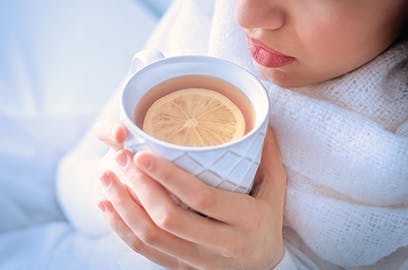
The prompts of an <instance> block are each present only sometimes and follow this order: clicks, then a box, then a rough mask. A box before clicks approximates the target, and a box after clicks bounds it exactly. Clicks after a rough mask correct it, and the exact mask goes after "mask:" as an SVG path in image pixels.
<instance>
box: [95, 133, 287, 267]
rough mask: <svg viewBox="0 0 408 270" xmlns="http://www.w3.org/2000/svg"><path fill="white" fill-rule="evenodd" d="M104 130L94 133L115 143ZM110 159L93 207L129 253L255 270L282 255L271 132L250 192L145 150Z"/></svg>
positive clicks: (279, 186) (278, 174) (280, 200)
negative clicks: (101, 195)
mask: <svg viewBox="0 0 408 270" xmlns="http://www.w3.org/2000/svg"><path fill="white" fill-rule="evenodd" d="M106 130H107V131H108V132H107V133H106V134H101V133H99V134H98V137H100V138H101V139H103V140H104V141H105V142H108V144H110V145H112V146H115V147H117V148H120V145H121V142H120V140H117V137H116V138H113V137H115V132H112V129H109V128H108V129H106ZM110 134H114V135H113V137H110V136H111V135H110ZM116 135H117V133H116ZM112 142H113V144H112ZM115 158H116V161H117V168H118V170H120V173H118V174H114V173H113V172H112V171H109V170H107V171H105V172H104V173H103V175H102V177H101V182H102V183H103V185H104V186H105V192H106V200H105V201H102V202H101V203H100V204H99V206H100V208H101V209H102V210H103V211H104V213H105V214H106V217H107V218H108V219H109V221H110V223H111V225H112V227H113V229H114V230H115V231H116V232H117V233H118V235H119V236H120V237H121V238H122V239H123V240H124V241H125V242H126V243H127V244H128V245H129V246H130V247H131V248H132V249H133V250H135V251H136V252H138V253H140V254H142V255H144V256H145V257H147V258H149V259H150V260H152V261H155V262H156V263H158V264H160V265H162V266H164V267H167V268H170V269H254V270H256V269H262V270H263V269H271V268H273V267H274V266H275V265H276V264H277V263H278V262H279V261H280V259H281V258H282V257H283V255H284V254H283V253H284V248H283V240H282V219H283V204H284V194H285V186H286V176H285V173H284V169H283V166H282V163H281V160H280V154H279V149H278V146H277V143H276V140H275V138H274V135H273V134H272V132H271V131H269V132H268V134H267V136H266V138H265V143H264V151H263V157H262V162H261V165H260V167H259V170H258V173H257V176H256V180H255V186H254V190H253V192H252V196H250V195H246V194H239V193H234V192H228V191H224V190H220V189H217V188H214V187H211V186H208V185H207V184H205V183H204V182H202V181H200V180H199V179H197V178H196V177H194V176H192V175H191V174H189V173H187V172H185V171H184V170H182V169H180V168H178V167H177V166H175V165H174V164H172V163H171V162H169V161H167V160H166V159H163V158H161V157H158V156H156V155H154V154H152V153H149V152H140V153H137V154H136V155H134V156H132V154H130V153H129V152H127V151H123V150H120V151H118V152H117V153H116V156H115ZM118 175H120V179H119V177H118ZM125 183H126V184H125ZM129 191H131V192H129ZM130 194H132V195H130ZM170 194H172V195H170ZM173 196H175V197H177V198H178V199H179V200H181V201H182V202H183V204H185V205H187V206H189V207H190V208H191V209H194V210H195V211H191V210H186V209H185V208H183V207H179V204H177V202H176V201H175V200H174V199H173Z"/></svg>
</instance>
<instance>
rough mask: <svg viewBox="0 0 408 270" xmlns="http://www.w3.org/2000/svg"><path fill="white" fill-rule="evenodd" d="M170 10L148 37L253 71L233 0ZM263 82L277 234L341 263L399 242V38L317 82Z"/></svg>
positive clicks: (404, 108) (405, 120) (402, 135)
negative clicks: (276, 183) (278, 203)
mask: <svg viewBox="0 0 408 270" xmlns="http://www.w3.org/2000/svg"><path fill="white" fill-rule="evenodd" d="M172 9H173V12H169V13H170V14H168V15H167V17H165V18H164V19H163V22H162V24H161V25H160V26H159V28H158V30H157V31H156V33H155V35H154V36H153V38H152V39H151V41H150V43H149V46H153V47H158V48H159V49H161V50H162V51H164V52H165V54H167V55H179V54H190V53H204V54H206V53H208V54H210V55H214V56H218V57H222V58H226V59H229V60H231V61H234V62H236V63H238V64H241V65H243V66H245V67H247V68H248V69H249V70H251V71H253V72H254V73H256V70H254V67H253V65H252V62H251V58H250V55H249V53H248V51H247V49H246V45H245V41H244V37H243V33H242V31H241V30H240V29H239V27H238V25H237V24H236V22H235V20H234V16H233V1H231V0H219V1H215V3H213V2H212V1H192V0H188V1H187V0H183V1H177V2H176V3H175V4H174V5H173V7H172ZM213 10H214V13H213V14H212V11H213ZM171 13H172V14H173V15H171ZM169 22H170V25H171V26H168V24H169ZM367 42H370V41H367ZM265 85H266V86H267V88H268V89H269V93H270V102H271V107H272V110H271V122H270V123H271V126H273V128H274V129H275V132H276V133H277V135H278V139H279V145H280V148H281V152H282V156H283V160H284V164H285V166H286V169H287V174H288V189H287V199H286V209H285V224H286V227H287V229H286V237H287V238H288V239H289V240H290V239H292V240H291V241H292V243H294V245H298V246H299V248H301V249H302V248H303V249H305V250H304V252H307V253H308V254H311V256H314V257H316V258H318V260H320V261H328V262H330V263H331V264H335V265H339V266H343V267H353V266H361V265H372V264H375V263H376V262H377V261H378V260H380V259H381V258H384V257H385V256H388V255H390V254H392V253H393V252H395V251H396V250H397V249H399V248H403V247H406V246H408V43H406V42H405V43H400V44H399V45H395V46H394V47H393V48H391V49H389V50H388V51H387V52H385V53H383V54H382V55H380V56H378V57H377V58H375V59H374V60H372V61H371V62H370V63H368V64H366V65H365V66H363V67H361V68H359V69H358V70H355V71H353V72H351V73H349V74H345V75H343V76H342V77H340V78H337V79H334V80H330V81H328V82H324V83H321V84H319V85H315V86H309V87H304V88H301V89H296V90H289V89H282V88H280V87H277V86H275V85H273V84H272V83H270V82H265ZM295 238H296V239H297V240H296V241H295V240H293V239H295ZM306 249H307V251H306ZM405 251H406V250H405ZM405 254H407V253H405Z"/></svg>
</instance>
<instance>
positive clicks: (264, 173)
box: [252, 129, 286, 204]
mask: <svg viewBox="0 0 408 270" xmlns="http://www.w3.org/2000/svg"><path fill="white" fill-rule="evenodd" d="M285 189H286V173H285V169H284V166H283V163H282V159H281V154H280V150H279V145H278V142H277V138H276V135H275V133H274V132H273V131H272V129H268V130H267V133H266V136H265V140H264V147H263V152H262V159H261V163H260V165H259V168H258V172H257V175H256V177H255V186H254V189H253V192H252V194H253V195H254V197H255V198H257V199H264V200H266V201H269V202H274V204H276V202H282V203H283V201H284V195H285Z"/></svg>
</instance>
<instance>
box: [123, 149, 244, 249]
mask: <svg viewBox="0 0 408 270" xmlns="http://www.w3.org/2000/svg"><path fill="white" fill-rule="evenodd" d="M125 155H126V153H125V152H124V151H123V152H122V153H121V154H119V155H118V159H122V158H126V157H124V156H125ZM124 169H125V173H126V174H127V175H128V179H129V186H130V188H133V189H134V190H135V193H136V195H137V197H138V198H139V200H140V202H141V204H142V205H143V207H144V209H146V212H147V213H148V214H149V216H150V217H151V219H152V220H153V222H154V223H155V224H156V225H157V226H158V227H160V228H162V229H163V230H165V231H167V232H170V233H171V234H174V235H176V236H177V237H179V238H182V239H185V240H187V241H189V242H194V243H196V244H199V245H202V246H205V247H207V248H209V249H212V250H215V251H216V252H220V253H221V254H225V255H227V256H228V254H229V253H230V251H231V249H233V246H232V245H233V244H234V243H235V242H236V241H237V240H236V239H237V238H238V237H239V231H238V230H236V229H235V227H233V226H230V225H228V224H226V223H223V222H219V221H218V220H214V219H209V218H206V217H203V216H202V215H198V214H197V213H195V212H192V211H190V210H186V209H184V208H182V207H179V206H178V205H177V204H176V203H175V202H174V201H173V199H172V198H171V196H170V194H169V192H168V191H167V190H166V189H165V188H164V187H163V186H161V185H160V183H158V182H157V181H155V180H153V179H152V178H151V177H150V176H148V175H147V174H145V173H143V172H141V171H140V170H138V169H137V168H136V167H135V165H134V163H133V162H131V158H129V157H128V162H127V165H126V167H125V168H124ZM174 180H176V179H174ZM248 197H249V196H248ZM181 199H182V200H183V198H181Z"/></svg>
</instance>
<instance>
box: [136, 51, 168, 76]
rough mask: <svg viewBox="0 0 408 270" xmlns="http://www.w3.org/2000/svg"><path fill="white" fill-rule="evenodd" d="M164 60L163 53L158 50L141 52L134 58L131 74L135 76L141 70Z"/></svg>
mask: <svg viewBox="0 0 408 270" xmlns="http://www.w3.org/2000/svg"><path fill="white" fill-rule="evenodd" d="M163 58H164V55H163V53H162V52H161V51H159V50H157V49H144V50H141V51H139V52H137V53H136V54H135V55H134V56H133V59H132V66H131V72H132V74H135V73H136V72H138V71H139V70H140V69H141V68H143V67H145V66H147V65H149V64H151V63H153V62H156V61H158V60H160V59H163Z"/></svg>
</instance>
